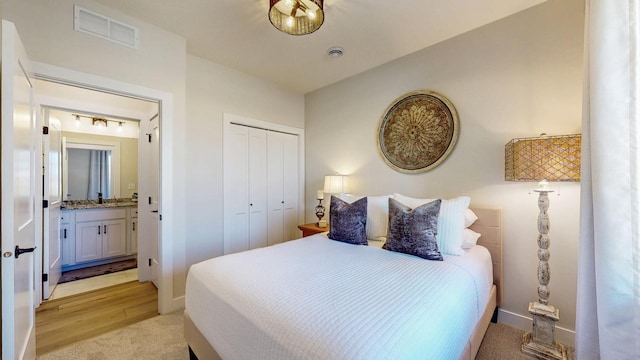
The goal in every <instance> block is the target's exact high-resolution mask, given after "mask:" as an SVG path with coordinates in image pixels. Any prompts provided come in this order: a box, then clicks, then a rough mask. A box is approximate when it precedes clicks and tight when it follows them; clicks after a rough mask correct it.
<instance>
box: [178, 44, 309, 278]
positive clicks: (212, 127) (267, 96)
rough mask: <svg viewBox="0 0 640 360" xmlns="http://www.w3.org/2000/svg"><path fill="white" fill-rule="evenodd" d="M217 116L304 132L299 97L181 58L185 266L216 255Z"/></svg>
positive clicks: (219, 252) (219, 228)
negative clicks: (185, 162) (184, 91)
mask: <svg viewBox="0 0 640 360" xmlns="http://www.w3.org/2000/svg"><path fill="white" fill-rule="evenodd" d="M223 113H229V114H235V115H241V116H244V117H248V118H252V119H256V120H263V121H268V122H273V123H277V124H282V125H287V126H292V127H298V128H303V127H304V96H303V95H301V94H297V93H294V92H291V91H288V90H286V89H284V88H282V87H280V86H278V85H274V84H272V83H270V82H268V81H265V80H262V79H258V78H255V77H253V76H250V75H247V74H244V73H241V72H238V71H235V70H231V69H229V68H226V67H223V66H220V65H217V64H214V63H211V62H208V61H206V60H203V59H201V58H198V57H195V56H187V119H188V122H187V142H186V153H187V159H188V162H189V165H188V166H187V169H186V171H187V173H186V175H187V195H186V196H187V201H186V202H187V204H188V206H187V229H188V231H187V243H188V244H189V246H188V248H187V254H186V258H187V266H189V265H190V264H193V263H195V262H197V261H200V260H204V259H207V258H210V257H213V256H219V255H222V252H223V241H222V240H223V237H222V234H223V233H222V225H223V224H222V221H223V219H222V214H223V207H222V205H223V204H222V199H223V192H222V191H223V189H222V141H223V140H222V132H223V131H222V120H223Z"/></svg>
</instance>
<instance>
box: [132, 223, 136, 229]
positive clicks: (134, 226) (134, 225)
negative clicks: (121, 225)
mask: <svg viewBox="0 0 640 360" xmlns="http://www.w3.org/2000/svg"><path fill="white" fill-rule="evenodd" d="M132 225H133V229H132V230H133V231H136V223H133V224H132Z"/></svg>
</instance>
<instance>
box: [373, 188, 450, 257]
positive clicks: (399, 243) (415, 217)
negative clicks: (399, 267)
mask: <svg viewBox="0 0 640 360" xmlns="http://www.w3.org/2000/svg"><path fill="white" fill-rule="evenodd" d="M441 202H442V200H440V199H438V200H434V201H432V202H430V203H427V204H424V205H421V206H418V207H417V208H415V209H413V210H411V208H409V207H408V206H405V205H403V204H402V203H400V202H398V201H397V200H394V199H389V229H388V230H387V242H385V243H384V245H383V246H382V248H383V249H386V250H390V251H395V252H401V253H405V254H410V255H415V256H419V257H421V258H423V259H428V260H440V261H442V260H443V258H442V254H440V251H439V250H438V243H437V242H436V235H438V213H439V212H440V203H441Z"/></svg>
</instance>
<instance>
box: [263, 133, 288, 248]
mask: <svg viewBox="0 0 640 360" xmlns="http://www.w3.org/2000/svg"><path fill="white" fill-rule="evenodd" d="M283 146H284V142H283V134H282V133H278V132H273V131H269V132H267V163H268V164H269V165H268V168H267V189H268V190H267V192H268V200H267V210H268V212H267V232H268V237H267V242H268V244H269V245H274V244H278V243H281V242H282V240H283V237H284V229H283V224H284V197H283V196H284V194H283V172H282V169H283V166H284V162H283V157H282V153H283Z"/></svg>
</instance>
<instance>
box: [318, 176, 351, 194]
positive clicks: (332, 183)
mask: <svg viewBox="0 0 640 360" xmlns="http://www.w3.org/2000/svg"><path fill="white" fill-rule="evenodd" d="M347 191H348V190H347V177H346V176H343V175H327V176H325V177H324V193H325V194H338V193H344V192H347Z"/></svg>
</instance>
